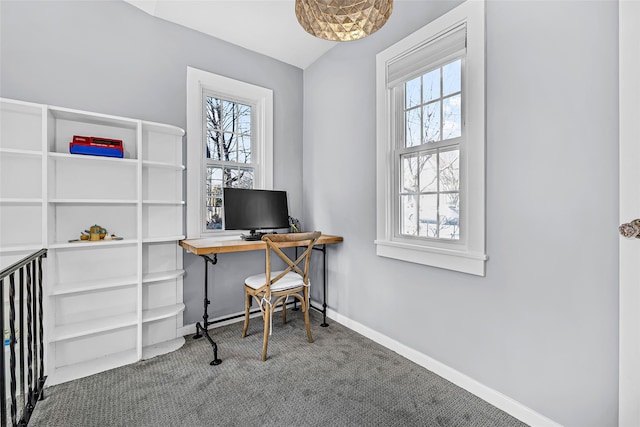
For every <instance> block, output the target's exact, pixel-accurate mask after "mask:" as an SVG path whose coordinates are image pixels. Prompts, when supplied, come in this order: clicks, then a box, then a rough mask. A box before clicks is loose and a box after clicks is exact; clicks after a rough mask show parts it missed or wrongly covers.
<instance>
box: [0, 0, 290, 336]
mask: <svg viewBox="0 0 640 427" xmlns="http://www.w3.org/2000/svg"><path fill="white" fill-rule="evenodd" d="M0 20H1V21H0V96H2V97H5V98H14V99H20V100H24V101H32V102H39V103H43V104H50V105H56V106H61V107H69V108H76V109H81V110H88V111H95V112H100V113H105V114H113V115H119V116H126V117H132V118H136V119H143V120H151V121H156V122H162V123H169V124H172V125H176V126H179V127H181V128H183V129H185V130H186V85H187V83H186V82H187V80H186V79H187V74H186V73H187V66H192V67H195V68H199V69H202V70H205V71H210V72H213V73H216V74H221V75H224V76H227V77H231V78H234V79H237V80H241V81H245V82H249V83H252V84H256V85H259V86H263V87H267V88H270V89H272V90H273V94H274V97H273V99H274V117H275V123H274V164H275V165H276V168H275V170H274V186H275V188H278V189H284V190H287V191H288V192H289V203H290V210H291V214H292V215H293V216H296V217H301V215H302V192H301V191H302V182H301V179H300V177H301V176H302V162H301V159H302V70H300V69H299V68H297V67H293V66H289V65H287V64H284V63H282V62H279V61H275V60H273V59H271V58H268V57H266V56H263V55H258V54H255V53H253V52H251V51H248V50H246V49H242V48H239V47H237V46H234V45H231V44H229V43H226V42H223V41H221V40H218V39H215V38H212V37H209V36H206V35H203V34H201V33H198V32H196V31H192V30H188V29H186V28H184V27H181V26H179V25H175V24H171V23H169V22H167V21H163V20H160V19H157V18H154V17H151V16H149V15H147V14H146V13H144V12H142V11H140V10H138V9H137V8H135V7H133V6H131V5H129V4H127V3H125V2H122V1H44V2H35V1H7V0H2V1H0ZM186 142H187V143H197V142H193V141H188V137H187V138H186ZM185 159H186V156H185ZM283 164H284V165H287V167H286V168H278V167H277V165H283ZM187 167H189V165H187ZM220 258H221V262H220V263H219V264H218V266H216V267H215V271H214V270H212V271H211V274H212V277H211V279H212V280H213V281H215V283H216V286H215V289H212V295H211V296H212V297H213V298H215V300H216V301H215V304H213V305H212V306H211V308H210V311H209V315H210V316H213V317H216V316H220V315H223V314H228V313H231V312H237V311H241V310H243V307H244V306H243V299H242V292H243V291H242V287H241V286H240V285H239V284H241V283H242V281H243V279H244V277H245V275H246V274H247V266H250V267H249V268H250V269H255V271H252V273H257V272H259V271H260V269H264V255H263V254H260V253H251V254H242V255H223V256H220ZM184 264H185V269H186V270H187V274H186V276H185V281H184V301H185V304H186V306H187V308H186V311H185V313H184V321H185V324H190V323H195V322H196V321H197V320H199V319H201V318H202V282H203V275H204V263H203V261H201V260H200V258H199V257H196V256H194V255H191V254H186V255H185V258H184ZM221 283H224V284H226V286H219V285H220V284H221Z"/></svg>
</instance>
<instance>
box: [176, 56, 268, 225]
mask: <svg viewBox="0 0 640 427" xmlns="http://www.w3.org/2000/svg"><path fill="white" fill-rule="evenodd" d="M272 121H273V94H272V91H271V90H270V89H265V88H262V87H259V86H255V85H251V84H248V83H244V82H240V81H237V80H233V79H230V78H227V77H223V76H218V75H215V74H212V73H208V72H205V71H202V70H197V69H195V68H190V67H189V68H188V69H187V235H188V236H189V237H200V236H207V235H209V236H211V235H216V234H224V233H223V230H224V221H223V217H224V214H223V206H224V201H223V192H222V189H223V188H225V187H235V188H261V189H271V188H272V186H273V172H272V169H273V165H272V163H273V160H272V159H273V148H272V145H273V143H272V140H273V130H272V129H273V123H272Z"/></svg>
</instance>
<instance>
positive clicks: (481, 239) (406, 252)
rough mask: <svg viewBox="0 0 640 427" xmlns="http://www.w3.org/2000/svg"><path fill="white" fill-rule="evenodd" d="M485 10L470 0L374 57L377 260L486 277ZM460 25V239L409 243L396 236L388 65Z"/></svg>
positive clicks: (395, 168)
mask: <svg viewBox="0 0 640 427" xmlns="http://www.w3.org/2000/svg"><path fill="white" fill-rule="evenodd" d="M484 10H485V4H484V1H477V0H467V1H466V2H465V3H463V4H461V5H460V6H458V7H456V8H455V9H453V10H451V11H450V12H448V13H446V14H444V15H443V16H441V17H439V18H437V19H436V20H434V21H433V22H431V23H429V24H428V25H426V26H425V27H423V28H421V29H420V30H418V31H416V32H415V33H413V34H411V35H409V36H408V37H406V38H404V39H403V40H400V41H399V42H398V43H396V44H394V45H392V46H390V47H389V48H387V49H385V50H384V51H382V52H380V53H379V54H378V55H377V56H376V94H377V99H376V115H377V129H376V133H377V171H378V172H377V181H376V187H377V202H376V204H377V206H376V214H377V233H376V234H377V236H376V237H377V238H376V240H375V244H376V253H377V255H379V256H383V257H388V258H394V259H399V260H403V261H408V262H413V263H418V264H424V265H430V266H434V267H439V268H445V269H449V270H455V271H460V272H464V273H469V274H474V275H478V276H484V275H485V263H486V260H487V255H486V254H485V17H484ZM462 24H465V25H466V31H467V36H466V56H465V57H464V67H463V71H462V88H463V105H462V117H463V135H464V138H463V141H462V143H461V144H460V228H461V234H460V239H459V240H445V239H426V238H422V239H416V238H406V237H403V236H399V235H398V233H397V231H396V230H398V229H399V226H398V221H399V218H398V215H397V214H396V210H397V202H396V200H397V199H398V191H399V190H398V189H399V186H398V185H397V183H398V179H399V178H398V174H399V165H398V161H397V159H396V157H395V153H396V147H397V146H398V145H397V142H398V138H401V137H402V132H400V131H396V117H397V116H396V115H397V109H396V104H397V102H398V101H397V99H396V98H397V97H395V96H394V93H396V91H394V90H393V89H392V88H389V87H388V83H389V82H388V69H389V65H390V64H392V63H393V62H394V61H397V60H399V59H400V58H403V59H406V58H407V57H408V55H411V54H412V53H413V52H416V51H418V50H419V49H420V47H422V46H425V45H426V44H427V43H429V42H431V41H433V40H435V39H437V38H438V37H440V36H442V35H443V34H446V33H447V32H449V31H450V30H452V29H453V28H456V27H459V26H460V25H462ZM440 63H441V62H440ZM434 64H437V63H434ZM407 77H410V76H407ZM407 80H409V78H407ZM398 108H400V109H401V108H402V106H398Z"/></svg>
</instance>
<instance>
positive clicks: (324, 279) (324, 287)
mask: <svg viewBox="0 0 640 427" xmlns="http://www.w3.org/2000/svg"><path fill="white" fill-rule="evenodd" d="M313 249H315V250H318V251H322V310H320V311H321V312H322V323H321V324H320V326H322V327H323V328H326V327H327V326H329V324H328V323H327V245H320V247H318V246H314V247H313ZM316 310H317V309H316Z"/></svg>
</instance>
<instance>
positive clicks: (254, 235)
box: [240, 230, 267, 241]
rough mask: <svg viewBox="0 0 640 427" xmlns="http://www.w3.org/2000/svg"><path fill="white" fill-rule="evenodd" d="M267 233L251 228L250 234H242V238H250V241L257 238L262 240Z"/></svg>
mask: <svg viewBox="0 0 640 427" xmlns="http://www.w3.org/2000/svg"><path fill="white" fill-rule="evenodd" d="M265 234H267V233H261V232H259V231H258V232H256V230H250V232H249V234H241V235H240V238H241V239H242V240H248V241H257V240H262V236H264V235H265Z"/></svg>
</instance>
